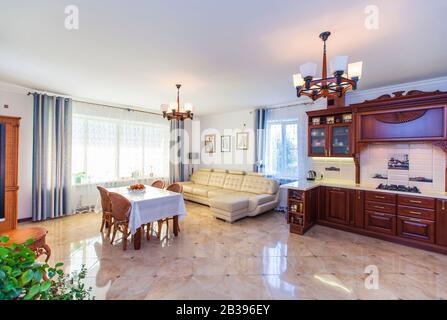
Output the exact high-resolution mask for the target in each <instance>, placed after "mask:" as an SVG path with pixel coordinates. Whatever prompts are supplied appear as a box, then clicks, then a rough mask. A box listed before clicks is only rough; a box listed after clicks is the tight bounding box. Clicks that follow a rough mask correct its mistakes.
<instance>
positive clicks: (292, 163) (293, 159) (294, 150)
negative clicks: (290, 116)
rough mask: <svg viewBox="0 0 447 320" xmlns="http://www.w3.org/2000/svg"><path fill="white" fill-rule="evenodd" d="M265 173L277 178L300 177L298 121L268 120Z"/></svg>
mask: <svg viewBox="0 0 447 320" xmlns="http://www.w3.org/2000/svg"><path fill="white" fill-rule="evenodd" d="M266 130H267V131H266V149H265V150H266V151H265V152H266V153H265V171H266V173H267V174H268V175H271V176H274V177H276V178H280V179H281V178H296V177H297V176H298V120H268V119H267V126H266Z"/></svg>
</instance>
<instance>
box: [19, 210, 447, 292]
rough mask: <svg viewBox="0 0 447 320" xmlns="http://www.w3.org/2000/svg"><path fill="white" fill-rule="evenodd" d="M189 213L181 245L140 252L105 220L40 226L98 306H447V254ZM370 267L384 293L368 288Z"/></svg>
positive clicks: (274, 219)
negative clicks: (288, 302)
mask: <svg viewBox="0 0 447 320" xmlns="http://www.w3.org/2000/svg"><path fill="white" fill-rule="evenodd" d="M187 211H188V216H187V217H186V218H185V220H183V221H182V222H181V225H180V227H181V233H180V235H179V237H177V238H175V237H174V236H173V235H172V229H171V230H170V232H169V235H168V236H166V229H164V230H163V233H164V237H163V239H162V240H161V241H159V240H158V239H156V238H155V237H153V238H152V239H151V240H150V241H146V240H144V241H143V243H142V249H141V250H140V251H135V250H134V249H133V246H129V249H128V250H127V251H123V250H122V244H121V241H116V243H115V244H114V245H110V243H109V242H108V241H106V240H105V239H104V237H103V236H101V234H100V233H99V226H100V220H101V215H100V214H97V213H86V214H79V215H75V216H69V217H65V218H61V219H56V220H52V221H46V222H42V223H39V224H40V225H42V226H44V227H46V228H47V229H48V230H49V234H48V238H47V241H48V243H49V244H50V246H51V248H52V257H51V259H50V264H54V263H55V262H59V261H61V262H64V268H65V270H66V271H67V272H73V271H77V270H79V269H80V268H81V265H82V264H85V265H86V267H87V268H88V274H87V281H86V284H87V286H91V287H92V288H93V294H94V296H95V298H96V299H447V256H445V255H441V254H436V253H431V252H426V251H423V250H418V249H414V248H410V247H405V246H401V245H398V244H394V243H390V242H386V241H381V240H377V239H373V238H369V237H364V236H360V235H356V234H352V233H347V232H343V231H338V230H334V229H331V228H326V227H322V226H315V227H314V228H312V229H311V230H310V231H309V232H308V233H307V234H306V235H305V236H298V235H294V234H290V233H289V231H288V225H287V224H286V222H285V220H284V218H283V215H281V214H279V213H274V212H270V213H266V214H263V215H261V216H258V217H255V218H246V219H243V220H241V221H238V222H236V223H234V224H229V223H226V222H223V221H220V220H217V219H215V218H213V217H212V215H211V212H210V210H209V208H208V207H206V206H202V205H199V204H195V203H191V202H187ZM27 225H30V224H28V223H25V224H21V225H20V227H26V226H27ZM370 265H374V266H377V268H378V271H379V277H378V280H379V281H378V289H367V288H366V287H365V279H366V277H367V274H366V273H365V268H366V267H367V266H370Z"/></svg>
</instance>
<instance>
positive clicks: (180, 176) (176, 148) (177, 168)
mask: <svg viewBox="0 0 447 320" xmlns="http://www.w3.org/2000/svg"><path fill="white" fill-rule="evenodd" d="M183 129H184V122H183V121H179V120H171V140H170V145H169V146H170V157H169V182H170V183H174V182H179V181H184V180H185V179H184V165H183V144H184V141H183Z"/></svg>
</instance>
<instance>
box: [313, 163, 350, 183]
mask: <svg viewBox="0 0 447 320" xmlns="http://www.w3.org/2000/svg"><path fill="white" fill-rule="evenodd" d="M309 168H311V169H312V170H314V171H316V172H317V176H320V174H321V173H322V174H323V177H324V179H336V180H349V181H354V180H355V165H354V160H353V159H350V158H310V159H309Z"/></svg>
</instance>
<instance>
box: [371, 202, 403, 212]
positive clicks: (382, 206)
mask: <svg viewBox="0 0 447 320" xmlns="http://www.w3.org/2000/svg"><path fill="white" fill-rule="evenodd" d="M365 210H369V211H376V212H383V213H389V214H396V205H394V204H389V203H382V202H374V201H366V202H365Z"/></svg>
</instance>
